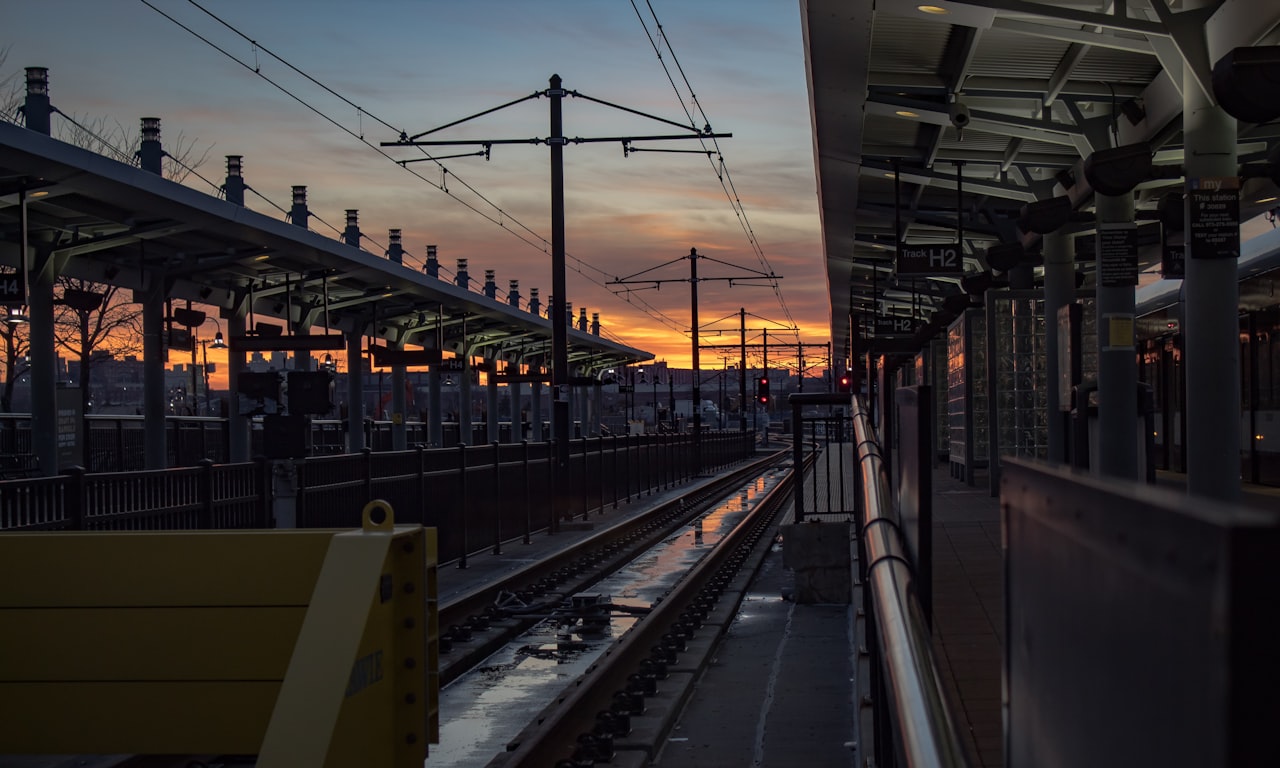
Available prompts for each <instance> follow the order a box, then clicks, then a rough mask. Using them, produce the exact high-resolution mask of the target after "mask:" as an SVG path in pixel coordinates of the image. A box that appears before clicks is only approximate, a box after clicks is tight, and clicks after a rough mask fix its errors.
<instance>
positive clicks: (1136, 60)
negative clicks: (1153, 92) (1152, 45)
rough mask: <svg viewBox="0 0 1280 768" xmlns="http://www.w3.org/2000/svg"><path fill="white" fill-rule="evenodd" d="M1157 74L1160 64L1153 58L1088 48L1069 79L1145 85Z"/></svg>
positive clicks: (1138, 54) (1129, 52)
mask: <svg viewBox="0 0 1280 768" xmlns="http://www.w3.org/2000/svg"><path fill="white" fill-rule="evenodd" d="M1158 74H1160V62H1159V61H1157V60H1156V57H1154V56H1147V55H1145V54H1141V53H1133V52H1132V51H1116V50H1112V49H1110V48H1090V49H1089V52H1088V53H1087V54H1085V57H1084V59H1082V60H1081V61H1080V63H1079V64H1077V65H1076V68H1075V69H1073V70H1072V71H1071V79H1072V80H1102V81H1103V82H1108V83H1134V84H1137V85H1146V84H1147V83H1150V82H1151V81H1152V80H1153V79H1154V78H1155V76H1156V75H1158Z"/></svg>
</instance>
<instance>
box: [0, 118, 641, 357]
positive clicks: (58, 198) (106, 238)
mask: <svg viewBox="0 0 1280 768" xmlns="http://www.w3.org/2000/svg"><path fill="white" fill-rule="evenodd" d="M21 191H25V194H26V199H27V212H28V230H29V232H28V242H29V243H31V244H32V245H33V246H36V247H43V248H48V249H52V256H53V258H54V260H55V268H56V269H57V271H58V273H59V274H63V275H68V276H71V277H76V278H83V279H86V280H91V281H94V282H100V283H108V284H114V285H119V286H122V287H124V288H131V289H134V290H138V291H140V290H142V289H144V288H147V287H148V286H150V285H153V284H155V283H153V281H156V280H160V281H163V282H164V284H165V285H166V293H167V295H168V296H169V297H170V298H172V299H175V300H178V301H184V302H185V300H191V301H192V302H197V303H200V304H205V305H210V306H213V307H218V308H220V309H221V310H224V311H227V312H230V311H233V310H234V308H236V307H247V306H251V308H252V314H253V319H254V321H255V324H257V325H258V328H255V327H253V326H252V325H251V326H249V331H250V333H251V334H252V333H254V332H256V331H257V330H258V329H259V328H261V327H264V326H271V325H274V326H275V328H267V332H271V331H274V330H278V331H279V332H281V333H282V334H283V335H285V336H288V335H290V334H301V333H312V334H323V333H326V328H327V330H328V332H329V333H339V332H342V333H351V332H357V333H360V334H362V335H366V336H369V337H371V338H372V339H374V341H375V344H376V345H378V346H387V347H392V348H395V347H404V348H406V349H414V348H421V347H423V346H434V344H435V338H436V328H437V326H438V325H442V326H443V330H442V336H443V338H444V339H445V343H444V346H443V348H444V349H445V350H447V351H452V352H455V353H457V352H461V351H463V350H464V345H463V338H464V334H463V327H464V325H465V329H466V330H465V339H466V345H465V349H466V350H468V351H470V352H471V353H472V354H481V353H485V354H486V356H489V357H492V358H496V359H499V360H508V361H514V360H522V361H524V362H534V363H541V362H542V361H543V360H545V364H546V365H547V366H549V365H550V354H551V333H552V329H551V320H550V319H549V318H547V317H544V316H538V315H534V314H530V313H529V312H527V311H525V310H523V309H520V308H518V307H515V306H511V305H510V304H508V303H506V302H503V301H499V300H496V299H490V298H488V297H487V296H485V295H483V294H480V293H476V292H473V291H470V290H467V289H464V288H462V287H460V286H457V285H454V284H453V283H450V282H446V281H444V280H440V279H436V278H433V277H429V276H428V275H426V274H423V273H422V272H419V271H418V270H416V269H414V268H411V267H409V266H407V265H402V264H398V263H395V262H393V261H391V260H389V259H387V258H385V257H382V256H378V255H375V254H372V253H369V252H368V251H364V250H362V249H360V248H356V247H354V246H351V245H347V244H345V243H344V242H342V241H339V240H335V239H332V238H330V237H326V236H324V235H322V234H319V233H317V232H312V231H309V230H307V229H304V228H303V227H299V226H295V225H293V224H291V223H288V222H285V221H282V220H280V219H277V218H273V217H270V216H266V215H264V214H261V213H257V212H255V211H252V210H250V209H248V208H245V207H243V206H240V205H236V204H234V203H231V202H228V201H226V200H224V199H220V198H218V197H215V196H212V195H209V194H205V193H203V192H201V191H197V190H194V189H191V188H189V187H186V186H184V185H182V184H179V183H177V182H174V181H170V180H166V179H164V178H161V177H160V176H158V175H156V174H154V173H149V172H147V171H144V170H142V169H140V168H138V167H135V166H133V165H128V164H125V163H121V162H119V161H117V160H115V159H112V158H109V157H106V156H103V155H99V154H96V153H94V152H91V151H88V150H85V149H81V148H78V147H75V146H72V145H70V144H67V143H64V142H62V141H58V140H56V139H53V138H50V137H48V136H45V135H41V134H39V133H36V132H33V131H30V130H27V129H26V128H23V127H21V126H18V125H13V124H9V123H0V230H2V232H3V235H2V240H0V264H4V265H9V266H15V265H17V264H18V254H19V243H20V242H21V231H20V230H21V228H20V223H19V222H20V216H19V205H18V200H19V192H21ZM548 270H549V267H548ZM250 296H251V297H252V301H251V302H249V304H248V305H246V304H245V302H246V301H249V299H250ZM326 297H327V321H326V316H325V315H326V312H325V308H326ZM568 335H569V339H568V357H569V362H570V365H571V366H576V367H578V368H579V370H581V371H582V372H584V373H591V372H595V371H599V370H602V369H606V368H609V367H612V366H618V365H626V364H628V363H632V362H639V361H643V360H648V359H651V358H652V357H653V356H652V355H651V354H649V353H647V352H644V351H642V350H639V349H634V348H631V347H628V346H626V345H623V344H619V343H617V342H614V341H611V340H609V339H607V338H604V337H601V336H599V335H596V334H593V333H588V332H585V331H581V330H578V329H576V328H571V329H570V330H569V334H568Z"/></svg>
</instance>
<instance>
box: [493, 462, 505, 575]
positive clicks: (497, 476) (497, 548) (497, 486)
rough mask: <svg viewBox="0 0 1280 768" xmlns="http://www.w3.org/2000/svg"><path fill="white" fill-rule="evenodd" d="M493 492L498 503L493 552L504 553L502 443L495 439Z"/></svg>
mask: <svg viewBox="0 0 1280 768" xmlns="http://www.w3.org/2000/svg"><path fill="white" fill-rule="evenodd" d="M492 445H493V494H492V498H497V499H498V503H497V504H495V505H494V506H493V554H495V555H500V554H502V508H503V506H505V505H504V504H503V503H502V499H501V494H502V457H501V455H500V453H499V452H500V451H501V448H499V445H500V443H499V442H498V441H497V440H494V441H493V443H492Z"/></svg>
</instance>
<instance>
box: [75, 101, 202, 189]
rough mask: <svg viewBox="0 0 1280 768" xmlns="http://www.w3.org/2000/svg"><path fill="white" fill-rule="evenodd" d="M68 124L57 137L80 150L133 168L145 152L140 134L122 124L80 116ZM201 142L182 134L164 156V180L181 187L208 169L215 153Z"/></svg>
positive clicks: (180, 132)
mask: <svg viewBox="0 0 1280 768" xmlns="http://www.w3.org/2000/svg"><path fill="white" fill-rule="evenodd" d="M61 114H62V115H63V117H66V118H67V120H66V121H65V122H63V121H59V122H58V126H57V128H56V129H55V131H54V134H55V137H56V138H58V139H61V140H62V141H65V142H66V143H68V144H71V145H72V146H76V147H82V148H84V149H87V150H89V151H91V152H97V153H98V154H100V155H107V156H108V157H114V158H115V159H117V160H119V161H121V162H124V163H130V164H132V163H133V162H134V159H135V158H136V157H137V156H138V150H139V149H141V148H142V135H141V132H140V131H138V130H133V131H130V130H129V129H127V128H125V127H124V125H123V124H121V122H120V121H119V120H114V119H113V120H111V121H108V120H107V119H106V118H104V117H90V116H88V115H86V116H84V117H81V116H79V115H76V114H71V115H67V114H65V113H61ZM196 144H197V140H196V139H191V138H188V137H187V135H186V133H185V132H184V131H178V137H177V139H175V140H174V142H173V144H172V145H171V147H170V148H168V149H166V150H165V152H164V155H165V157H164V166H163V170H164V177H165V178H166V179H169V180H170V181H176V182H178V183H179V184H181V183H182V182H184V181H186V179H187V177H188V176H190V175H191V174H192V173H194V172H195V171H196V169H197V168H199V167H200V166H202V165H204V163H205V161H207V160H208V159H209V153H210V152H212V151H213V145H212V144H210V145H209V146H208V147H205V148H204V149H203V150H200V149H198V148H197V146H196Z"/></svg>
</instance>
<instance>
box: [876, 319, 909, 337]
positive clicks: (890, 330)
mask: <svg viewBox="0 0 1280 768" xmlns="http://www.w3.org/2000/svg"><path fill="white" fill-rule="evenodd" d="M915 332H916V321H915V319H914V318H910V317H903V316H901V315H876V319H875V329H874V333H875V337H876V338H877V339H883V338H885V337H887V336H910V335H912V334H914V333H915Z"/></svg>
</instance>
